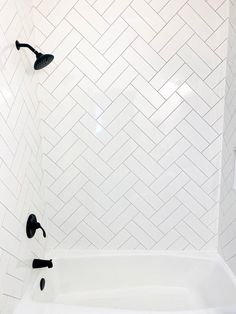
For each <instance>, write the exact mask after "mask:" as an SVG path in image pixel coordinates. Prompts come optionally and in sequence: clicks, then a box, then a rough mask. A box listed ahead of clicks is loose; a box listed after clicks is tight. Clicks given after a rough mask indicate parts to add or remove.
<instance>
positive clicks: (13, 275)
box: [0, 0, 44, 314]
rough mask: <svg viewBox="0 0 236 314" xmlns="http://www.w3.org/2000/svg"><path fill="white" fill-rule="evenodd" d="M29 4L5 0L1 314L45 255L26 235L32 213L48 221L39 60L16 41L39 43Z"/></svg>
mask: <svg viewBox="0 0 236 314" xmlns="http://www.w3.org/2000/svg"><path fill="white" fill-rule="evenodd" d="M31 15H32V5H31V1H28V0H17V1H15V0H7V1H0V313H1V314H8V313H12V312H13V308H14V307H15V305H16V304H17V302H18V301H19V300H20V298H21V296H22V294H23V292H24V288H25V283H26V281H27V277H28V275H29V271H30V269H31V263H32V259H33V258H34V257H35V256H42V254H43V250H44V249H43V247H44V242H43V240H42V235H41V234H40V235H39V234H38V235H37V236H36V237H35V238H34V239H32V240H29V239H27V237H26V234H25V225H26V220H27V217H28V214H29V213H31V212H33V213H35V214H37V216H38V218H39V219H41V218H42V214H43V212H42V211H43V205H42V195H41V178H42V170H41V167H40V162H41V152H40V142H41V139H40V136H39V122H40V119H39V113H38V101H37V98H36V82H35V80H36V78H35V77H34V75H33V68H32V63H33V60H34V57H33V56H32V54H31V53H28V52H27V51H23V50H22V51H20V52H18V51H17V50H16V48H15V45H14V43H15V40H16V39H19V40H22V41H29V42H31V43H32V44H33V43H34V39H33V23H32V20H31Z"/></svg>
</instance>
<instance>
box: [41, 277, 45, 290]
mask: <svg viewBox="0 0 236 314" xmlns="http://www.w3.org/2000/svg"><path fill="white" fill-rule="evenodd" d="M45 283H46V281H45V279H44V278H42V279H41V280H40V290H43V289H44V287H45Z"/></svg>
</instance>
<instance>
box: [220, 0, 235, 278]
mask: <svg viewBox="0 0 236 314" xmlns="http://www.w3.org/2000/svg"><path fill="white" fill-rule="evenodd" d="M229 22H230V23H229V40H228V56H227V80H226V82H227V89H226V97H225V110H224V137H223V148H222V150H223V151H222V160H223V162H222V179H221V202H220V223H219V251H220V252H221V254H222V255H223V257H224V259H225V260H226V262H227V263H228V264H229V266H230V267H231V268H232V269H233V271H234V273H235V274H236V246H235V244H236V223H235V222H236V211H235V202H236V178H235V176H236V151H235V149H236V134H235V133H236V127H235V121H236V110H235V109H236V107H235V100H236V96H235V92H236V89H235V82H236V67H235V56H236V55H235V53H236V45H235V36H236V1H235V0H233V1H231V2H230V16H229Z"/></svg>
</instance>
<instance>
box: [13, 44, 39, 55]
mask: <svg viewBox="0 0 236 314" xmlns="http://www.w3.org/2000/svg"><path fill="white" fill-rule="evenodd" d="M16 47H17V49H18V50H20V48H28V49H30V50H31V51H32V52H33V53H34V54H35V55H36V56H37V55H38V54H39V52H38V51H37V50H35V49H34V48H33V47H32V46H30V45H29V44H25V43H19V41H16Z"/></svg>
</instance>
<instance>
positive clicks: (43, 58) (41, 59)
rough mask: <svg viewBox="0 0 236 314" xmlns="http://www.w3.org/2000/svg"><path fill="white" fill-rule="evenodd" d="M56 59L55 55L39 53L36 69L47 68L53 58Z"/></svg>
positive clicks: (35, 64)
mask: <svg viewBox="0 0 236 314" xmlns="http://www.w3.org/2000/svg"><path fill="white" fill-rule="evenodd" d="M53 59H54V56H53V55H49V54H46V55H44V54H42V53H38V54H37V55H36V61H35V63H34V69H35V70H41V69H43V68H45V67H46V66H47V65H49V64H50V63H51V62H52V60H53Z"/></svg>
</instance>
